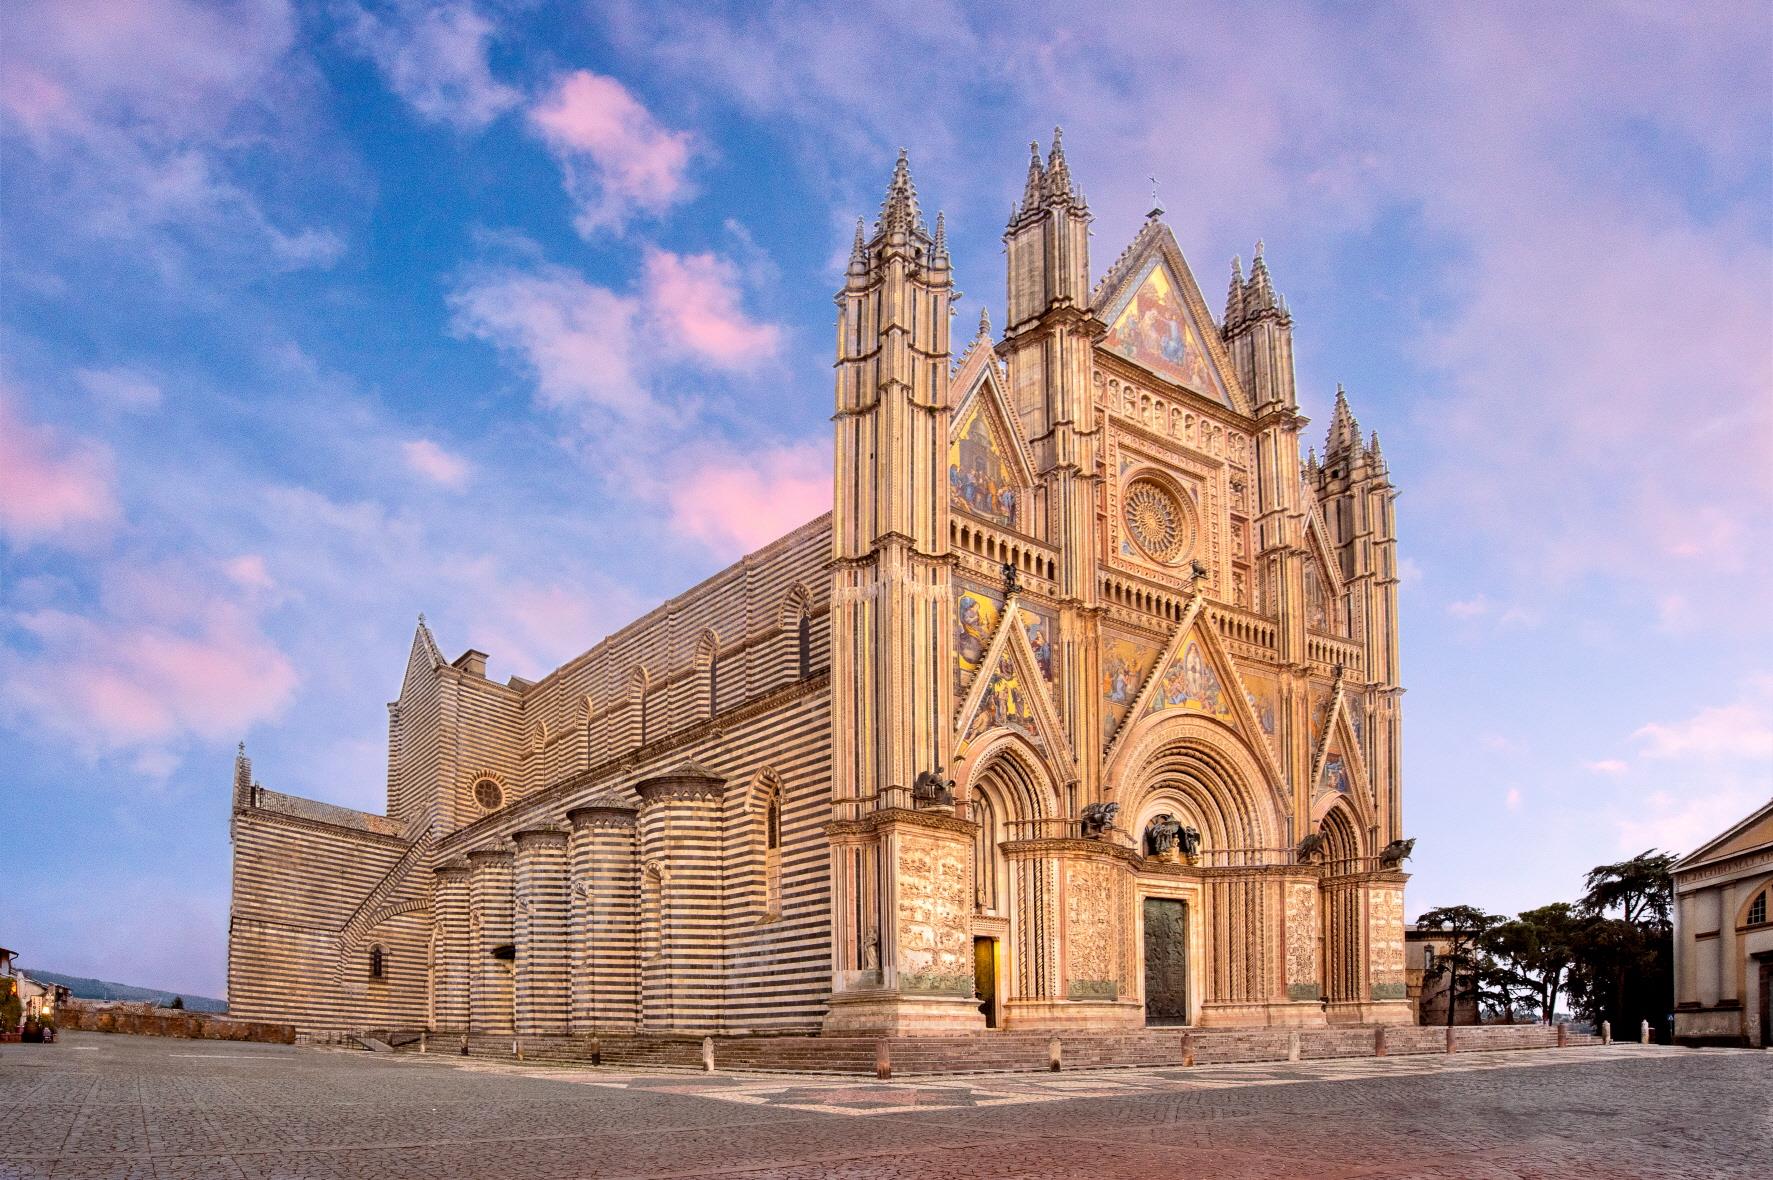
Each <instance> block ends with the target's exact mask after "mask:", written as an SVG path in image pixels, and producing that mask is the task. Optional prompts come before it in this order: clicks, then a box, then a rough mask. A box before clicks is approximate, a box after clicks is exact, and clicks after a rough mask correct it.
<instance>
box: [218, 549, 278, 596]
mask: <svg viewBox="0 0 1773 1180" xmlns="http://www.w3.org/2000/svg"><path fill="white" fill-rule="evenodd" d="M222 570H223V571H224V572H225V573H226V574H227V575H228V577H229V579H230V580H231V581H233V583H234V584H235V585H236V586H239V587H240V588H241V589H242V590H255V591H262V590H275V589H276V588H277V579H275V578H273V577H272V576H271V571H270V570H269V569H268V568H266V566H265V558H264V556H263V555H262V554H258V553H242V554H241V555H240V556H239V557H231V558H229V559H228V560H227V561H225V562H223V563H222Z"/></svg>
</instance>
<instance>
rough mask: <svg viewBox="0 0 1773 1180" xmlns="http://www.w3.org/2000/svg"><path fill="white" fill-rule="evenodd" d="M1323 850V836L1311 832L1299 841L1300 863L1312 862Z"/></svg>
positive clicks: (1320, 833) (1319, 833)
mask: <svg viewBox="0 0 1773 1180" xmlns="http://www.w3.org/2000/svg"><path fill="white" fill-rule="evenodd" d="M1323 850H1324V834H1323V833H1322V832H1313V833H1312V834H1311V835H1309V836H1307V837H1305V839H1303V840H1301V841H1299V859H1300V860H1301V861H1308V860H1312V859H1313V858H1315V857H1316V856H1317V854H1318V853H1320V852H1322V851H1323Z"/></svg>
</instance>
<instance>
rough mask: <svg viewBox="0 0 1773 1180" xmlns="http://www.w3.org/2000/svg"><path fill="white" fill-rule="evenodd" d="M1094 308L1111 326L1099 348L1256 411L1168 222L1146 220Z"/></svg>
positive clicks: (1100, 286) (1096, 296) (1247, 410)
mask: <svg viewBox="0 0 1773 1180" xmlns="http://www.w3.org/2000/svg"><path fill="white" fill-rule="evenodd" d="M1092 302H1093V304H1094V306H1095V307H1096V308H1097V311H1098V314H1099V315H1100V316H1101V318H1102V321H1103V322H1104V323H1106V324H1107V325H1108V332H1107V334H1106V335H1105V336H1103V337H1102V338H1101V340H1100V341H1099V346H1100V347H1101V348H1102V349H1103V350H1104V351H1106V352H1109V353H1112V354H1114V355H1115V356H1118V357H1120V358H1122V359H1123V360H1126V361H1130V362H1131V363H1133V364H1135V365H1138V366H1139V367H1141V368H1143V369H1145V370H1146V371H1147V372H1150V373H1152V374H1153V375H1155V376H1156V377H1158V378H1160V379H1161V380H1164V381H1168V382H1170V383H1171V384H1174V385H1179V386H1181V387H1182V388H1184V389H1188V390H1191V391H1193V392H1194V393H1197V394H1199V395H1200V396H1202V397H1204V398H1206V399H1208V400H1209V401H1213V402H1217V403H1219V404H1220V405H1223V406H1227V407H1229V408H1231V409H1234V410H1237V411H1239V412H1241V413H1244V414H1249V413H1251V412H1252V411H1253V407H1252V405H1251V403H1250V400H1249V398H1248V396H1247V395H1246V394H1245V393H1244V391H1243V390H1242V388H1241V387H1239V385H1238V383H1237V377H1236V369H1235V368H1234V367H1233V365H1232V363H1231V357H1230V354H1229V353H1227V352H1226V350H1225V344H1224V341H1223V340H1222V339H1221V338H1220V336H1219V329H1218V327H1217V326H1216V325H1215V324H1214V322H1213V315H1212V312H1211V311H1210V310H1209V309H1208V307H1207V303H1206V300H1205V299H1203V298H1202V297H1201V293H1200V286H1199V284H1197V283H1196V282H1195V280H1194V274H1193V272H1192V271H1191V270H1190V269H1189V267H1188V262H1187V260H1186V259H1184V258H1183V257H1182V249H1181V247H1180V246H1178V245H1177V244H1176V237H1175V235H1174V234H1172V233H1171V232H1170V227H1169V226H1167V225H1165V224H1164V223H1163V222H1162V221H1160V220H1158V219H1157V218H1155V217H1153V218H1151V219H1149V220H1147V221H1146V223H1145V225H1144V226H1143V227H1142V228H1141V229H1140V230H1139V233H1138V235H1137V236H1136V237H1135V238H1134V239H1133V242H1132V244H1131V245H1129V246H1128V247H1127V249H1126V251H1125V252H1124V253H1123V254H1122V255H1121V256H1120V258H1119V259H1117V260H1116V261H1115V264H1114V265H1113V266H1112V267H1110V268H1109V271H1108V273H1107V274H1106V275H1104V276H1103V278H1102V281H1101V282H1100V283H1098V284H1097V286H1096V290H1095V294H1094V296H1093V299H1092Z"/></svg>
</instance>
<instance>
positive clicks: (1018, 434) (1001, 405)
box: [948, 347, 1034, 533]
mask: <svg viewBox="0 0 1773 1180" xmlns="http://www.w3.org/2000/svg"><path fill="white" fill-rule="evenodd" d="M953 388H955V389H961V390H964V391H965V392H964V393H963V394H962V395H961V396H960V397H959V398H957V399H956V401H955V410H954V415H953V418H952V420H951V425H950V428H949V431H950V432H949V441H948V500H949V505H950V506H951V507H953V508H956V509H959V510H960V511H963V512H966V513H969V514H970V515H973V516H977V517H979V518H980V519H982V520H987V521H990V522H991V523H993V524H997V525H1002V526H1004V527H1006V528H1014V529H1019V530H1020V531H1022V532H1025V533H1026V532H1032V531H1033V530H1032V529H1031V528H1030V527H1029V522H1028V520H1027V519H1026V514H1027V513H1028V512H1029V511H1030V507H1031V504H1030V502H1029V501H1028V499H1027V495H1028V492H1029V490H1030V489H1031V488H1032V487H1033V486H1034V462H1033V458H1032V456H1030V455H1029V453H1028V444H1027V443H1026V442H1025V441H1024V439H1025V438H1026V435H1025V433H1024V432H1023V430H1022V425H1021V422H1020V420H1019V419H1018V418H1017V416H1016V411H1015V408H1014V407H1013V406H1011V405H1010V402H1009V399H1008V398H1007V397H1005V396H1004V387H1003V377H1002V374H1001V372H1000V371H999V370H998V366H997V362H996V357H995V355H994V354H992V352H991V350H990V348H989V347H979V348H975V349H973V350H972V351H971V352H969V353H968V355H967V358H966V359H965V360H964V361H963V363H962V365H961V368H960V371H959V372H957V373H956V374H955V383H954V386H953Z"/></svg>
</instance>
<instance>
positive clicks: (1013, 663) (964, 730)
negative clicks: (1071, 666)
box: [955, 601, 1072, 769]
mask: <svg viewBox="0 0 1773 1180" xmlns="http://www.w3.org/2000/svg"><path fill="white" fill-rule="evenodd" d="M1030 620H1031V615H1030V612H1029V611H1027V610H1025V609H1024V608H1023V607H1022V605H1021V604H1020V603H1019V602H1015V601H1012V602H1011V603H1010V604H1009V605H1008V606H1007V607H1005V609H1004V617H1003V618H1002V619H1001V620H1000V622H999V624H998V632H997V636H996V638H995V639H994V640H993V642H992V645H991V650H990V651H989V652H988V653H987V654H986V656H985V659H984V660H983V661H982V664H983V667H982V668H981V673H982V674H981V675H979V676H978V677H976V678H975V680H974V682H973V687H972V689H971V691H969V692H968V693H967V698H966V703H965V705H964V706H963V707H962V708H961V711H960V716H961V724H960V725H959V726H958V727H957V729H956V734H955V758H956V760H959V759H961V758H964V757H965V755H966V750H967V748H968V747H969V746H971V745H973V744H974V743H976V742H977V741H979V740H980V739H981V738H983V737H984V736H985V735H986V734H988V733H990V732H991V731H993V730H996V729H1008V730H1011V731H1013V732H1016V733H1020V734H1021V735H1022V736H1023V737H1025V738H1027V739H1028V740H1029V741H1031V742H1033V743H1034V744H1035V745H1036V746H1038V747H1040V748H1041V749H1043V750H1045V751H1046V752H1047V755H1048V757H1049V759H1050V760H1051V763H1052V765H1054V766H1056V767H1063V768H1066V769H1069V768H1070V767H1071V761H1072V759H1071V754H1070V743H1069V742H1067V741H1066V738H1065V730H1064V725H1063V723H1062V722H1061V720H1060V717H1059V712H1058V710H1057V709H1056V708H1055V707H1054V705H1053V698H1052V696H1051V694H1050V691H1049V685H1048V682H1047V679H1046V673H1045V670H1044V669H1043V667H1042V664H1041V660H1040V658H1039V657H1037V656H1036V655H1035V652H1034V649H1033V647H1032V646H1031V645H1030V644H1029V639H1028V636H1029V631H1030V630H1031V629H1032V628H1031V625H1030Z"/></svg>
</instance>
